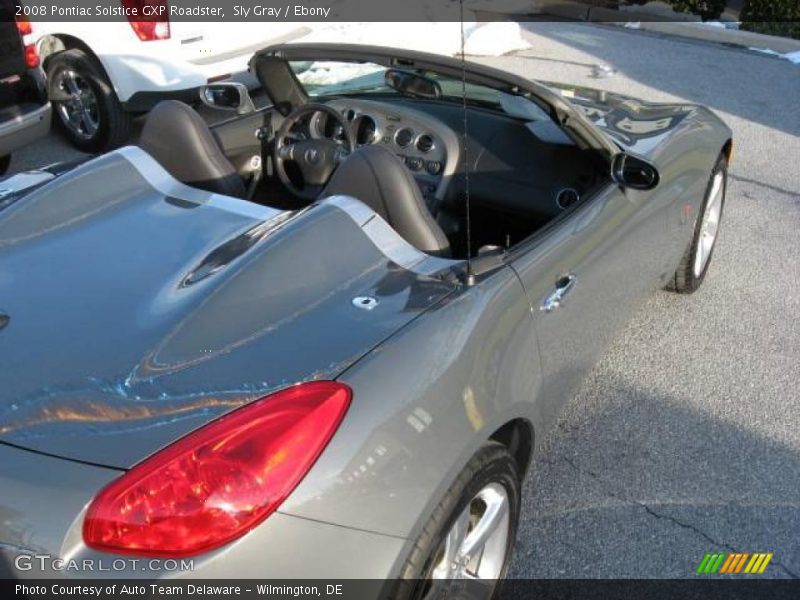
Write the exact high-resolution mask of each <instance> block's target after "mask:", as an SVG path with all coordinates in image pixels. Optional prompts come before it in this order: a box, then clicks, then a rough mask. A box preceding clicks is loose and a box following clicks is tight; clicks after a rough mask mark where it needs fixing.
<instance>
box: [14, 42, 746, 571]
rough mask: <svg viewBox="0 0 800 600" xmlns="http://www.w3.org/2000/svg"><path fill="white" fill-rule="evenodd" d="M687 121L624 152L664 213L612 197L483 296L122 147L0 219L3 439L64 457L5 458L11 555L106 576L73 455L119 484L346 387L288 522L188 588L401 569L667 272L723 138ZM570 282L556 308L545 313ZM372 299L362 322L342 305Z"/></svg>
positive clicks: (320, 214) (580, 213)
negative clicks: (429, 529)
mask: <svg viewBox="0 0 800 600" xmlns="http://www.w3.org/2000/svg"><path fill="white" fill-rule="evenodd" d="M373 51H375V50H374V49H371V48H369V47H358V49H357V50H354V49H352V48H350V47H345V46H342V47H338V50H337V49H336V48H333V47H331V46H309V47H303V48H301V49H296V50H294V52H298V53H308V52H311V53H314V52H316V53H323V54H325V53H328V54H334V55H337V56H340V55H347V54H348V53H349V55H351V56H352V55H355V53H362V54H363V55H369V54H370V52H373ZM270 52H273V53H278V54H285V53H289V52H290V51H289V50H287V49H286V48H277V49H272V50H270ZM397 53H400V54H403V52H402V51H385V50H384V51H383V52H382V53H380V56H381V57H382V60H389V58H390V56H389V55H396V54H397ZM407 54H409V55H410V56H411V58H412V59H413V60H414V61H416V62H417V64H434V63H435V62H436V61H439V59H438V58H436V57H431V56H425V55H419V54H416V53H407ZM442 62H444V63H445V64H444V67H443V68H444V70H445V71H447V70H448V69H449V70H451V71H453V72H455V71H454V70H455V69H456V68H457V67H458V66H459V65H458V64H456V63H454V62H453V61H448V60H447V59H442ZM470 76H471V77H474V78H476V79H478V80H480V81H484V82H495V81H500V80H501V79H502V78H503V77H504V76H503V75H502V73H500V72H498V71H495V70H486V69H482V68H477V67H474V68H471V69H470ZM505 82H506V83H505V84H504V85H505V86H506V87H513V86H515V85H523V83H524V82H522V81H520V80H519V79H518V78H513V77H510V76H509V77H507V78H506V79H505ZM527 87H528V89H529V92H530V93H534V94H535V93H538V92H542V93H541V96H540V97H541V98H543V99H544V100H545V101H552V102H553V103H554V107H555V108H554V113H555V114H556V115H560V116H564V115H566V116H568V117H570V120H571V121H572V123H573V125H575V126H576V128H575V129H574V131H581V130H583V131H586V132H589V133H590V134H591V136H590V137H591V142H592V143H593V144H594V145H595V146H598V147H600V148H602V149H604V150H607V151H609V152H610V151H612V149H614V148H616V147H617V146H615V145H614V144H615V142H613V141H612V137H609V136H610V132H609V133H608V134H606V133H602V131H603V124H602V123H600V121H599V120H597V121H592V120H591V115H587V116H584V114H583V113H582V112H581V113H579V112H577V110H576V109H575V108H574V107H573V105H572V104H570V103H568V102H565V101H563V99H556V98H555V97H554V94H551V93H550V92H543V91H542V90H541V88H540V86H538V85H532V84H531V85H529V86H527ZM686 111H687V112H691V115H690V116H687V117H685V118H683V119H682V120H680V121H679V122H676V123H675V126H674V127H670V128H668V129H669V130H668V131H665V132H662V134H660V135H663V137H662V138H661V142H660V143H658V144H651V145H649V146H647V144H644V145H640V146H638V147H635V146H630V147H631V148H634V151H636V152H643V153H646V154H647V157H648V158H649V159H650V160H652V161H653V162H654V163H655V164H656V165H657V166H658V168H659V170H660V172H661V175H662V183H661V185H660V186H659V187H658V188H657V189H656V190H654V192H652V193H641V192H630V191H625V190H622V189H620V188H619V187H617V186H615V185H612V184H608V185H607V186H605V187H604V188H602V189H599V190H598V191H597V192H596V194H595V195H594V196H593V197H592V198H587V199H585V202H584V203H583V204H582V205H580V206H579V207H577V208H576V209H575V210H573V211H569V212H566V213H564V214H563V217H562V218H559V219H556V220H554V221H553V222H552V223H550V224H549V225H548V226H546V227H545V228H543V229H542V230H541V231H539V232H537V234H535V235H534V236H533V237H532V238H531V239H530V240H528V241H526V242H524V243H523V244H520V245H519V247H518V248H516V249H515V250H514V251H513V252H512V253H511V255H510V256H509V257H507V260H506V261H505V264H503V265H502V266H500V267H499V268H498V269H496V270H494V271H492V272H490V273H488V274H484V275H482V276H481V277H479V278H478V281H477V283H476V285H474V286H466V285H463V284H462V283H460V279H459V276H460V275H461V274H462V273H461V268H462V267H463V265H462V264H459V263H457V262H455V261H445V260H442V259H433V258H430V257H425V256H424V255H421V254H420V253H419V252H418V251H416V250H415V249H413V248H411V247H409V246H408V244H404V242H403V240H401V239H399V237H398V236H397V235H396V234H395V233H394V232H392V230H391V229H390V228H389V227H388V226H387V225H386V224H385V223H383V222H382V221H381V220H380V218H379V217H377V216H375V215H374V214H373V215H370V214H369V212H368V211H367V212H365V211H364V206H363V205H361V204H360V203H359V202H358V201H357V200H352V199H344V198H331V199H328V200H325V201H322V202H320V203H318V204H317V205H315V206H313V207H311V208H310V209H308V210H305V211H301V212H298V213H293V214H286V213H280V212H278V211H273V210H270V209H263V207H256V206H255V205H250V204H248V203H245V202H243V201H240V200H234V199H231V198H224V197H219V196H212V195H209V194H205V193H203V192H199V191H197V190H190V189H189V188H186V187H185V186H181V184H179V183H177V182H175V181H174V180H172V179H171V178H169V176H167V175H166V174H165V173H164V172H163V169H162V170H159V169H160V168H159V167H158V165H156V164H155V163H154V161H152V159H149V157H147V156H142V155H141V151H136V150H134V149H125V150H122V151H118V152H116V153H112V154H111V155H108V156H106V157H102V158H99V159H96V160H94V161H92V162H89V163H87V164H86V165H85V166H84V167H82V168H79V169H77V170H75V171H72V172H71V173H68V174H66V175H62V176H60V177H58V178H56V179H55V180H53V181H51V182H49V183H45V184H44V185H43V187H40V188H38V189H37V190H35V191H33V192H31V193H30V194H28V195H26V196H22V197H17V196H14V197H13V198H12V200H13V201H12V202H8V203H6V204H4V205H0V298H1V299H2V302H3V304H2V309H3V311H4V312H5V313H7V314H9V315H10V316H11V320H10V322H9V325H8V326H7V327H6V328H5V329H3V330H2V332H0V355H2V357H3V362H2V365H0V369H1V370H0V384H2V387H3V395H2V397H0V440H4V441H6V442H12V443H15V444H17V445H19V446H24V447H26V448H29V449H35V450H37V451H40V452H49V453H51V454H56V455H59V456H62V457H66V458H69V459H73V460H59V459H58V458H54V457H44V456H41V455H38V454H35V453H34V452H30V451H28V450H23V449H19V448H14V449H12V448H10V447H8V446H7V445H4V444H2V443H0V459H3V460H0V482H2V483H3V484H4V486H12V487H14V488H15V489H14V491H13V494H9V495H4V496H2V497H0V511H2V512H0V514H3V512H5V513H6V514H8V515H10V518H7V519H5V520H4V521H0V542H4V543H6V544H9V545H12V546H13V545H15V544H16V545H24V546H25V545H27V546H31V547H35V548H38V549H42V550H48V551H53V552H57V553H61V554H64V555H70V556H97V555H96V553H93V552H91V551H89V550H87V549H86V548H85V547H84V546H83V544H82V542H81V540H80V526H81V524H82V510H83V509H84V507H85V505H86V503H87V502H88V501H89V499H90V498H91V497H92V496H93V495H94V493H96V491H97V489H99V488H100V487H101V486H102V485H103V484H104V483H105V482H107V481H108V480H110V478H111V477H113V476H114V475H115V474H116V472H118V471H114V470H109V469H105V468H102V467H99V466H90V465H85V464H78V463H76V462H74V460H76V459H77V460H87V461H91V462H95V463H97V462H100V463H102V464H106V465H113V466H115V467H118V468H120V469H121V468H126V467H128V466H130V465H132V464H134V463H136V462H138V461H139V460H141V459H142V458H144V457H145V456H147V455H149V454H151V453H152V452H154V451H156V450H157V449H158V448H160V447H162V446H163V445H165V444H167V443H169V442H170V441H172V440H174V439H176V438H177V437H180V436H181V435H184V434H185V433H187V432H189V431H192V430H194V429H195V428H197V427H198V426H200V425H202V424H204V423H207V422H208V421H209V420H211V419H213V418H214V417H216V416H218V415H220V414H222V413H224V412H226V411H228V410H231V409H233V408H235V407H237V406H241V405H242V404H244V403H246V402H249V401H251V400H253V399H255V398H257V397H260V396H263V395H264V394H266V393H268V392H269V391H272V390H275V389H277V388H279V387H282V386H285V385H288V384H291V383H294V382H296V381H303V380H308V379H315V378H339V379H340V380H342V381H344V382H346V383H347V384H348V385H350V386H351V387H352V389H353V392H354V397H353V402H352V406H351V408H350V410H349V411H348V414H347V415H346V417H345V419H344V421H343V422H342V424H341V426H340V428H339V430H338V431H337V433H336V435H335V436H334V438H333V439H332V441H331V443H330V444H329V446H328V447H327V449H326V451H325V452H324V453H323V455H322V456H321V458H320V459H319V460H318V462H317V463H316V464H315V466H314V467H313V468H312V469H311V471H310V472H309V473H308V475H307V476H306V477H305V478H304V480H303V481H302V482H301V484H300V485H299V486H298V488H297V489H296V490H295V491H294V492H293V493H292V494H291V496H290V497H289V498H288V499H287V500H286V501H285V502H284V503H283V504H282V506H281V509H280V512H279V513H276V514H274V515H272V516H271V517H270V518H268V519H267V520H266V521H265V522H264V523H263V524H262V525H260V526H259V527H257V528H256V529H255V530H253V531H252V532H251V533H249V534H248V535H246V536H243V537H242V538H240V539H239V540H237V541H235V542H233V543H231V544H229V545H228V546H226V547H224V548H222V549H220V550H217V551H215V552H212V553H208V554H206V555H204V556H202V557H201V558H200V559H198V565H199V567H200V568H199V569H198V570H197V571H196V572H195V573H194V574H193V575H194V576H204V575H207V576H226V577H232V576H237V575H239V576H257V575H260V576H267V577H269V576H275V575H276V574H279V575H282V576H292V575H294V574H303V575H316V576H335V577H360V576H365V575H373V576H377V577H380V576H384V575H387V574H389V575H393V574H397V573H398V569H399V566H400V565H401V564H402V563H403V561H404V559H405V557H406V555H407V552H408V549H409V546H410V544H411V541H413V539H414V538H415V536H417V535H418V534H419V532H420V530H421V528H422V527H423V526H424V525H425V523H426V521H427V519H428V518H429V516H430V514H431V512H432V510H433V508H434V507H435V505H436V504H437V503H438V502H439V500H440V499H441V498H442V496H443V494H444V492H445V491H446V489H447V488H448V487H449V486H450V484H451V482H452V481H453V479H454V478H455V477H456V475H457V473H458V472H459V471H460V470H461V469H462V468H463V466H464V464H466V462H467V461H468V460H469V458H470V457H471V456H472V455H473V454H474V452H475V450H476V449H477V448H479V447H480V446H481V445H482V444H483V443H485V442H486V440H487V439H488V438H489V437H490V436H491V435H492V434H493V433H494V432H495V431H496V430H497V429H498V428H499V427H501V426H503V425H504V424H506V423H508V422H509V421H511V420H519V421H521V422H524V423H525V424H527V425H529V426H530V432H531V435H533V440H534V442H535V443H538V442H539V441H540V440H541V439H542V435H541V432H542V431H543V430H545V429H546V428H547V426H548V425H549V424H550V423H551V422H552V420H553V419H554V418H555V416H556V415H557V413H558V411H559V409H560V406H561V405H562V403H563V402H565V401H566V400H567V399H568V398H569V396H570V394H571V390H573V389H574V387H575V385H577V382H578V381H580V379H581V378H582V377H583V375H584V374H585V373H586V371H587V370H588V369H589V368H590V367H591V364H592V362H593V360H594V357H595V356H596V354H597V352H598V351H599V349H600V348H601V347H602V346H603V345H604V343H605V341H606V340H607V339H608V336H609V335H610V333H611V332H612V331H613V330H614V329H615V327H616V326H617V325H618V324H619V323H620V322H622V320H624V318H625V317H626V315H627V314H628V312H629V311H630V309H631V308H632V306H633V305H635V303H636V302H637V300H638V299H639V298H641V297H642V296H643V295H644V294H645V293H646V292H647V291H648V290H650V289H652V288H653V287H656V286H658V285H660V283H661V282H662V281H663V278H664V276H665V274H668V273H670V272H671V269H672V270H674V268H675V264H676V262H677V258H678V256H679V255H680V250H682V248H683V247H684V246H685V245H686V242H687V241H688V239H689V236H690V234H691V230H692V226H693V224H694V220H693V218H688V219H687V218H683V217H682V216H681V215H683V213H684V211H685V207H686V206H687V205H688V206H689V207H691V208H692V209H693V210H694V211H695V213H696V211H697V208H698V206H699V203H700V201H701V193H699V192H700V191H701V188H702V187H703V185H704V184H705V181H707V178H708V174H709V173H710V170H711V168H712V165H713V164H714V162H715V160H716V158H717V156H718V154H719V152H720V150H721V148H722V146H723V144H724V143H725V142H726V141H727V140H728V139H729V137H730V131H729V130H728V129H727V127H725V126H724V125H723V124H722V123H721V122H720V121H719V120H718V119H716V117H713V116H711V115H710V113H708V112H707V111H706V110H705V109H699V108H697V107H689V108H686ZM598 136H599V137H598ZM254 232H256V233H254ZM253 235H256V236H257V238H258V239H256V240H255V241H254V240H252V239H251V238H252V237H253ZM251 242H252V243H251ZM220 265H221V267H220ZM217 267H220V268H217ZM568 273H572V274H574V275H575V276H576V277H577V283H576V286H575V287H574V290H573V291H572V292H571V294H570V296H569V298H568V299H567V302H566V303H565V304H564V306H563V307H561V308H560V309H559V310H558V311H557V312H555V313H551V314H545V313H542V312H541V311H540V310H539V306H540V304H541V301H542V299H543V297H544V296H545V294H547V293H548V291H549V290H550V289H551V288H552V286H553V285H554V283H555V280H556V279H557V278H559V277H560V276H561V275H564V274H568ZM191 276H194V277H191ZM187 283H188V285H187ZM361 296H370V297H374V298H376V299H377V300H378V304H377V306H376V307H375V308H374V309H372V310H370V311H365V310H361V309H358V308H356V307H354V306H353V304H352V300H353V298H355V297H361ZM43 373H46V374H47V377H46V379H45V378H43V377H42V374H43ZM53 471H58V474H57V476H51V474H52V472H53ZM59 495H63V496H64V498H65V499H64V500H60V501H59V510H52V505H51V504H50V503H47V501H46V499H47V498H48V497H57V496H59ZM34 497H37V498H39V499H38V500H37V501H33V500H32V498H34ZM45 513H47V518H43V516H42V515H43V514H45ZM330 548H337V549H339V550H340V551H338V552H334V553H331V552H330ZM5 552H6V551H4V553H5ZM277 553H281V554H277ZM298 556H301V557H302V559H301V560H298V559H297V557H298ZM326 561H327V562H326ZM306 567H307V568H306ZM312 569H313V573H312V572H311V570H312ZM151 575H152V574H151ZM161 575H162V576H163V574H161Z"/></svg>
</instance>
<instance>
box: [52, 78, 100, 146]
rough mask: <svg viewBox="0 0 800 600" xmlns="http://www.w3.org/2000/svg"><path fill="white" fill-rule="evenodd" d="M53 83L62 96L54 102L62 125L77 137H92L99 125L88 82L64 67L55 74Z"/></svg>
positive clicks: (92, 94)
mask: <svg viewBox="0 0 800 600" xmlns="http://www.w3.org/2000/svg"><path fill="white" fill-rule="evenodd" d="M54 83H55V86H56V88H57V89H58V90H59V92H61V94H63V96H64V99H59V100H58V102H57V103H56V107H57V112H58V116H59V117H60V118H61V120H62V121H63V123H64V125H65V126H66V127H67V128H68V129H69V130H70V131H71V132H73V133H74V134H75V135H76V136H78V137H79V138H81V139H84V140H89V139H92V138H93V137H94V136H95V135H96V134H97V130H98V128H99V127H100V112H99V108H98V103H97V96H95V93H94V91H92V88H91V86H90V85H89V82H88V81H87V80H86V79H84V78H83V77H81V75H80V74H79V73H77V72H75V71H73V70H70V69H65V70H63V71H60V72H59V73H58V74H57V75H56V80H55V82H54Z"/></svg>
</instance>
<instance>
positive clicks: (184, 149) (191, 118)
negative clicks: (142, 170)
mask: <svg viewBox="0 0 800 600" xmlns="http://www.w3.org/2000/svg"><path fill="white" fill-rule="evenodd" d="M139 146H140V147H141V148H142V149H143V150H144V151H145V152H147V153H148V154H150V156H152V157H153V158H154V159H156V161H158V163H159V164H161V166H162V167H164V168H165V169H166V170H167V171H169V173H170V174H171V175H172V176H173V177H175V179H177V180H178V181H181V182H182V183H185V184H186V185H189V186H192V187H196V188H200V189H203V190H207V191H209V192H214V193H217V194H225V195H227V196H234V197H237V198H244V197H245V195H246V190H245V186H244V182H243V181H242V178H241V177H240V176H239V174H238V173H237V172H236V169H234V167H233V165H232V164H231V163H230V161H229V160H228V159H227V158H226V157H225V155H224V154H223V153H222V149H221V148H220V146H219V143H218V142H217V140H216V139H215V138H214V135H213V134H212V133H211V130H210V129H209V128H208V125H207V124H206V122H205V121H204V120H203V118H202V117H201V116H200V115H199V114H197V112H196V111H195V110H194V109H193V108H192V107H190V106H188V105H186V104H184V103H183V102H178V101H177V100H163V101H161V102H159V103H158V104H157V105H156V106H155V107H154V108H153V110H151V111H150V114H149V115H147V121H145V124H144V128H143V129H142V135H141V137H140V138H139Z"/></svg>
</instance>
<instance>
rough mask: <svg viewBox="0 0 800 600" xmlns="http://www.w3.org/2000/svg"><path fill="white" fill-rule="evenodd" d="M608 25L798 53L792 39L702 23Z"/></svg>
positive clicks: (799, 42)
mask: <svg viewBox="0 0 800 600" xmlns="http://www.w3.org/2000/svg"><path fill="white" fill-rule="evenodd" d="M609 24H610V25H616V26H618V27H632V28H635V29H639V30H643V31H651V32H653V33H661V34H664V35H672V36H676V37H684V38H690V39H695V40H702V41H704V42H716V43H718V44H729V45H732V46H740V47H742V48H753V49H763V50H771V51H772V52H777V53H778V54H789V53H790V52H798V51H800V40H795V39H792V38H782V37H776V36H774V35H764V34H763V33H754V32H752V31H739V30H736V29H726V28H724V27H714V26H711V25H705V24H703V23H691V22H688V23H674V22H664V21H661V22H658V21H652V22H645V21H641V22H636V26H635V27H633V26H632V24H631V23H623V22H619V21H616V22H611V23H609Z"/></svg>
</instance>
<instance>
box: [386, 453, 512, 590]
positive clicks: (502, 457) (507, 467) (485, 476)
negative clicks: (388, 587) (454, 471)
mask: <svg viewBox="0 0 800 600" xmlns="http://www.w3.org/2000/svg"><path fill="white" fill-rule="evenodd" d="M490 483H499V484H501V485H502V486H503V487H504V488H505V490H506V492H507V493H508V499H509V517H510V519H509V532H508V543H507V545H506V553H505V561H504V564H503V568H502V571H501V574H500V578H499V579H498V584H497V585H494V586H493V587H491V586H490V587H488V588H487V589H486V597H487V598H495V597H496V596H497V594H498V592H499V588H500V585H499V584H500V582H501V581H502V579H503V578H505V575H506V572H507V570H508V564H509V561H510V558H511V551H512V548H513V546H514V539H515V537H516V533H517V525H518V523H519V509H520V495H521V488H522V477H521V475H520V472H519V467H518V466H517V463H516V461H515V460H514V458H513V457H512V456H511V455H510V454H509V452H508V450H507V449H506V447H505V446H503V445H502V444H498V443H495V442H491V443H488V444H486V445H485V446H483V447H482V448H481V449H480V450H479V451H478V452H477V453H476V454H475V456H473V457H472V459H471V460H470V461H469V463H467V466H466V467H464V470H463V471H461V473H460V474H459V476H458V477H457V478H456V480H455V482H453V485H452V486H450V489H449V490H448V491H447V493H446V494H445V496H444V498H442V500H441V501H440V502H439V504H438V505H437V506H436V509H435V510H434V511H433V515H432V516H431V517H430V519H429V520H428V522H427V524H426V525H425V527H424V528H423V530H422V533H421V534H420V535H419V537H418V538H417V540H416V542H415V543H414V546H413V548H412V549H411V552H410V553H409V556H408V559H407V560H406V563H405V565H404V566H403V567H402V569H401V571H400V576H399V577H400V578H399V580H398V581H397V583H396V587H395V589H394V590H393V593H391V594H390V597H392V598H393V599H395V600H419V599H420V598H422V597H423V595H424V593H425V591H426V589H427V579H428V576H429V575H430V573H431V571H432V570H433V567H434V566H435V564H436V561H437V560H438V559H439V558H440V556H441V554H440V553H441V550H442V548H443V545H444V540H445V538H446V535H447V532H448V531H449V530H450V528H451V527H452V525H453V524H454V522H455V520H456V519H457V517H458V515H459V514H460V513H461V512H462V511H463V510H464V509H465V508H466V507H467V505H468V504H469V502H470V501H471V500H472V498H474V497H475V495H476V494H477V493H478V492H479V491H480V490H482V489H483V488H484V487H485V486H487V485H489V484H490ZM452 591H453V592H455V590H452ZM450 595H451V593H449V592H447V593H445V595H444V597H449V596H450Z"/></svg>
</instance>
